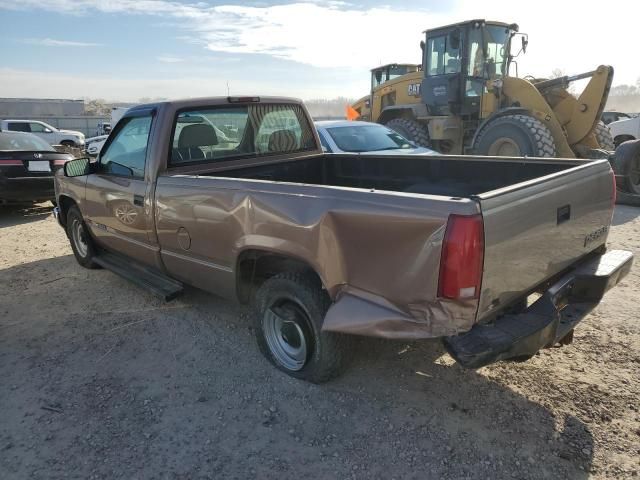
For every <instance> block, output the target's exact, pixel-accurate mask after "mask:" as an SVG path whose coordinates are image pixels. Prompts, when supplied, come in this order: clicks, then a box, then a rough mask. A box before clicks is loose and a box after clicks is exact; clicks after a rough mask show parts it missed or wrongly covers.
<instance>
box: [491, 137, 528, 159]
mask: <svg viewBox="0 0 640 480" xmlns="http://www.w3.org/2000/svg"><path fill="white" fill-rule="evenodd" d="M488 154H489V156H492V157H519V156H520V155H521V154H520V147H519V146H518V144H517V143H516V142H514V141H513V140H512V139H511V138H506V137H503V138H499V139H497V140H496V141H495V142H493V144H492V145H491V147H489V152H488Z"/></svg>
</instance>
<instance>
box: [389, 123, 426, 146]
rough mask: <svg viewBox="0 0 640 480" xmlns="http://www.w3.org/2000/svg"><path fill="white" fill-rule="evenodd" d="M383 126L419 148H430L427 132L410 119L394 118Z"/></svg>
mask: <svg viewBox="0 0 640 480" xmlns="http://www.w3.org/2000/svg"><path fill="white" fill-rule="evenodd" d="M385 126H386V127H388V128H390V129H391V130H393V131H394V132H398V133H399V134H400V135H402V136H403V137H404V138H406V139H407V140H409V141H411V142H413V143H415V144H416V145H418V146H419V147H426V148H431V140H430V139H429V130H427V127H426V126H425V125H422V124H421V123H419V122H416V121H415V120H413V119H410V118H394V119H393V120H389V121H388V122H387V123H385Z"/></svg>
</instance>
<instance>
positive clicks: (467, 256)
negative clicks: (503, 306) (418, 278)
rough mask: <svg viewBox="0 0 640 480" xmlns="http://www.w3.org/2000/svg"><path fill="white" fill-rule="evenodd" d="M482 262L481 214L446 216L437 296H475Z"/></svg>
mask: <svg viewBox="0 0 640 480" xmlns="http://www.w3.org/2000/svg"><path fill="white" fill-rule="evenodd" d="M483 261H484V224H483V221H482V216H481V215H449V221H448V222H447V229H446V231H445V234H444V241H443V243H442V256H441V258H440V278H439V280H438V296H439V297H442V298H451V299H469V298H478V296H479V295H480V283H481V281H482V265H483Z"/></svg>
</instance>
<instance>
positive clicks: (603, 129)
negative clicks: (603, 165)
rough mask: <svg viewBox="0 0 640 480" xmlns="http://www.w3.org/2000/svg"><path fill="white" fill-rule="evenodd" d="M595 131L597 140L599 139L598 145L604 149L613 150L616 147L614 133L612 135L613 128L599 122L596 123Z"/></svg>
mask: <svg viewBox="0 0 640 480" xmlns="http://www.w3.org/2000/svg"><path fill="white" fill-rule="evenodd" d="M593 133H594V134H595V136H596V140H597V141H598V145H600V148H601V149H603V150H608V151H610V152H613V151H614V150H615V149H616V146H615V144H614V143H613V135H611V130H609V127H607V126H606V125H605V124H604V123H602V122H598V123H596V128H595V129H594V130H593Z"/></svg>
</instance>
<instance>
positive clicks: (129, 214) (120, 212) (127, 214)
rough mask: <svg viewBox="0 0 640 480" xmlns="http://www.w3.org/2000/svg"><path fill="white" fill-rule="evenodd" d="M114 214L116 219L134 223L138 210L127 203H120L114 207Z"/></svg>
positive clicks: (128, 223) (126, 223)
mask: <svg viewBox="0 0 640 480" xmlns="http://www.w3.org/2000/svg"><path fill="white" fill-rule="evenodd" d="M114 213H115V215H116V218H117V219H118V220H120V221H121V222H122V223H124V224H125V225H131V224H133V223H135V221H136V217H137V216H138V212H136V211H135V209H133V208H131V207H130V206H128V205H121V206H119V207H116V209H115V212H114Z"/></svg>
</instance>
